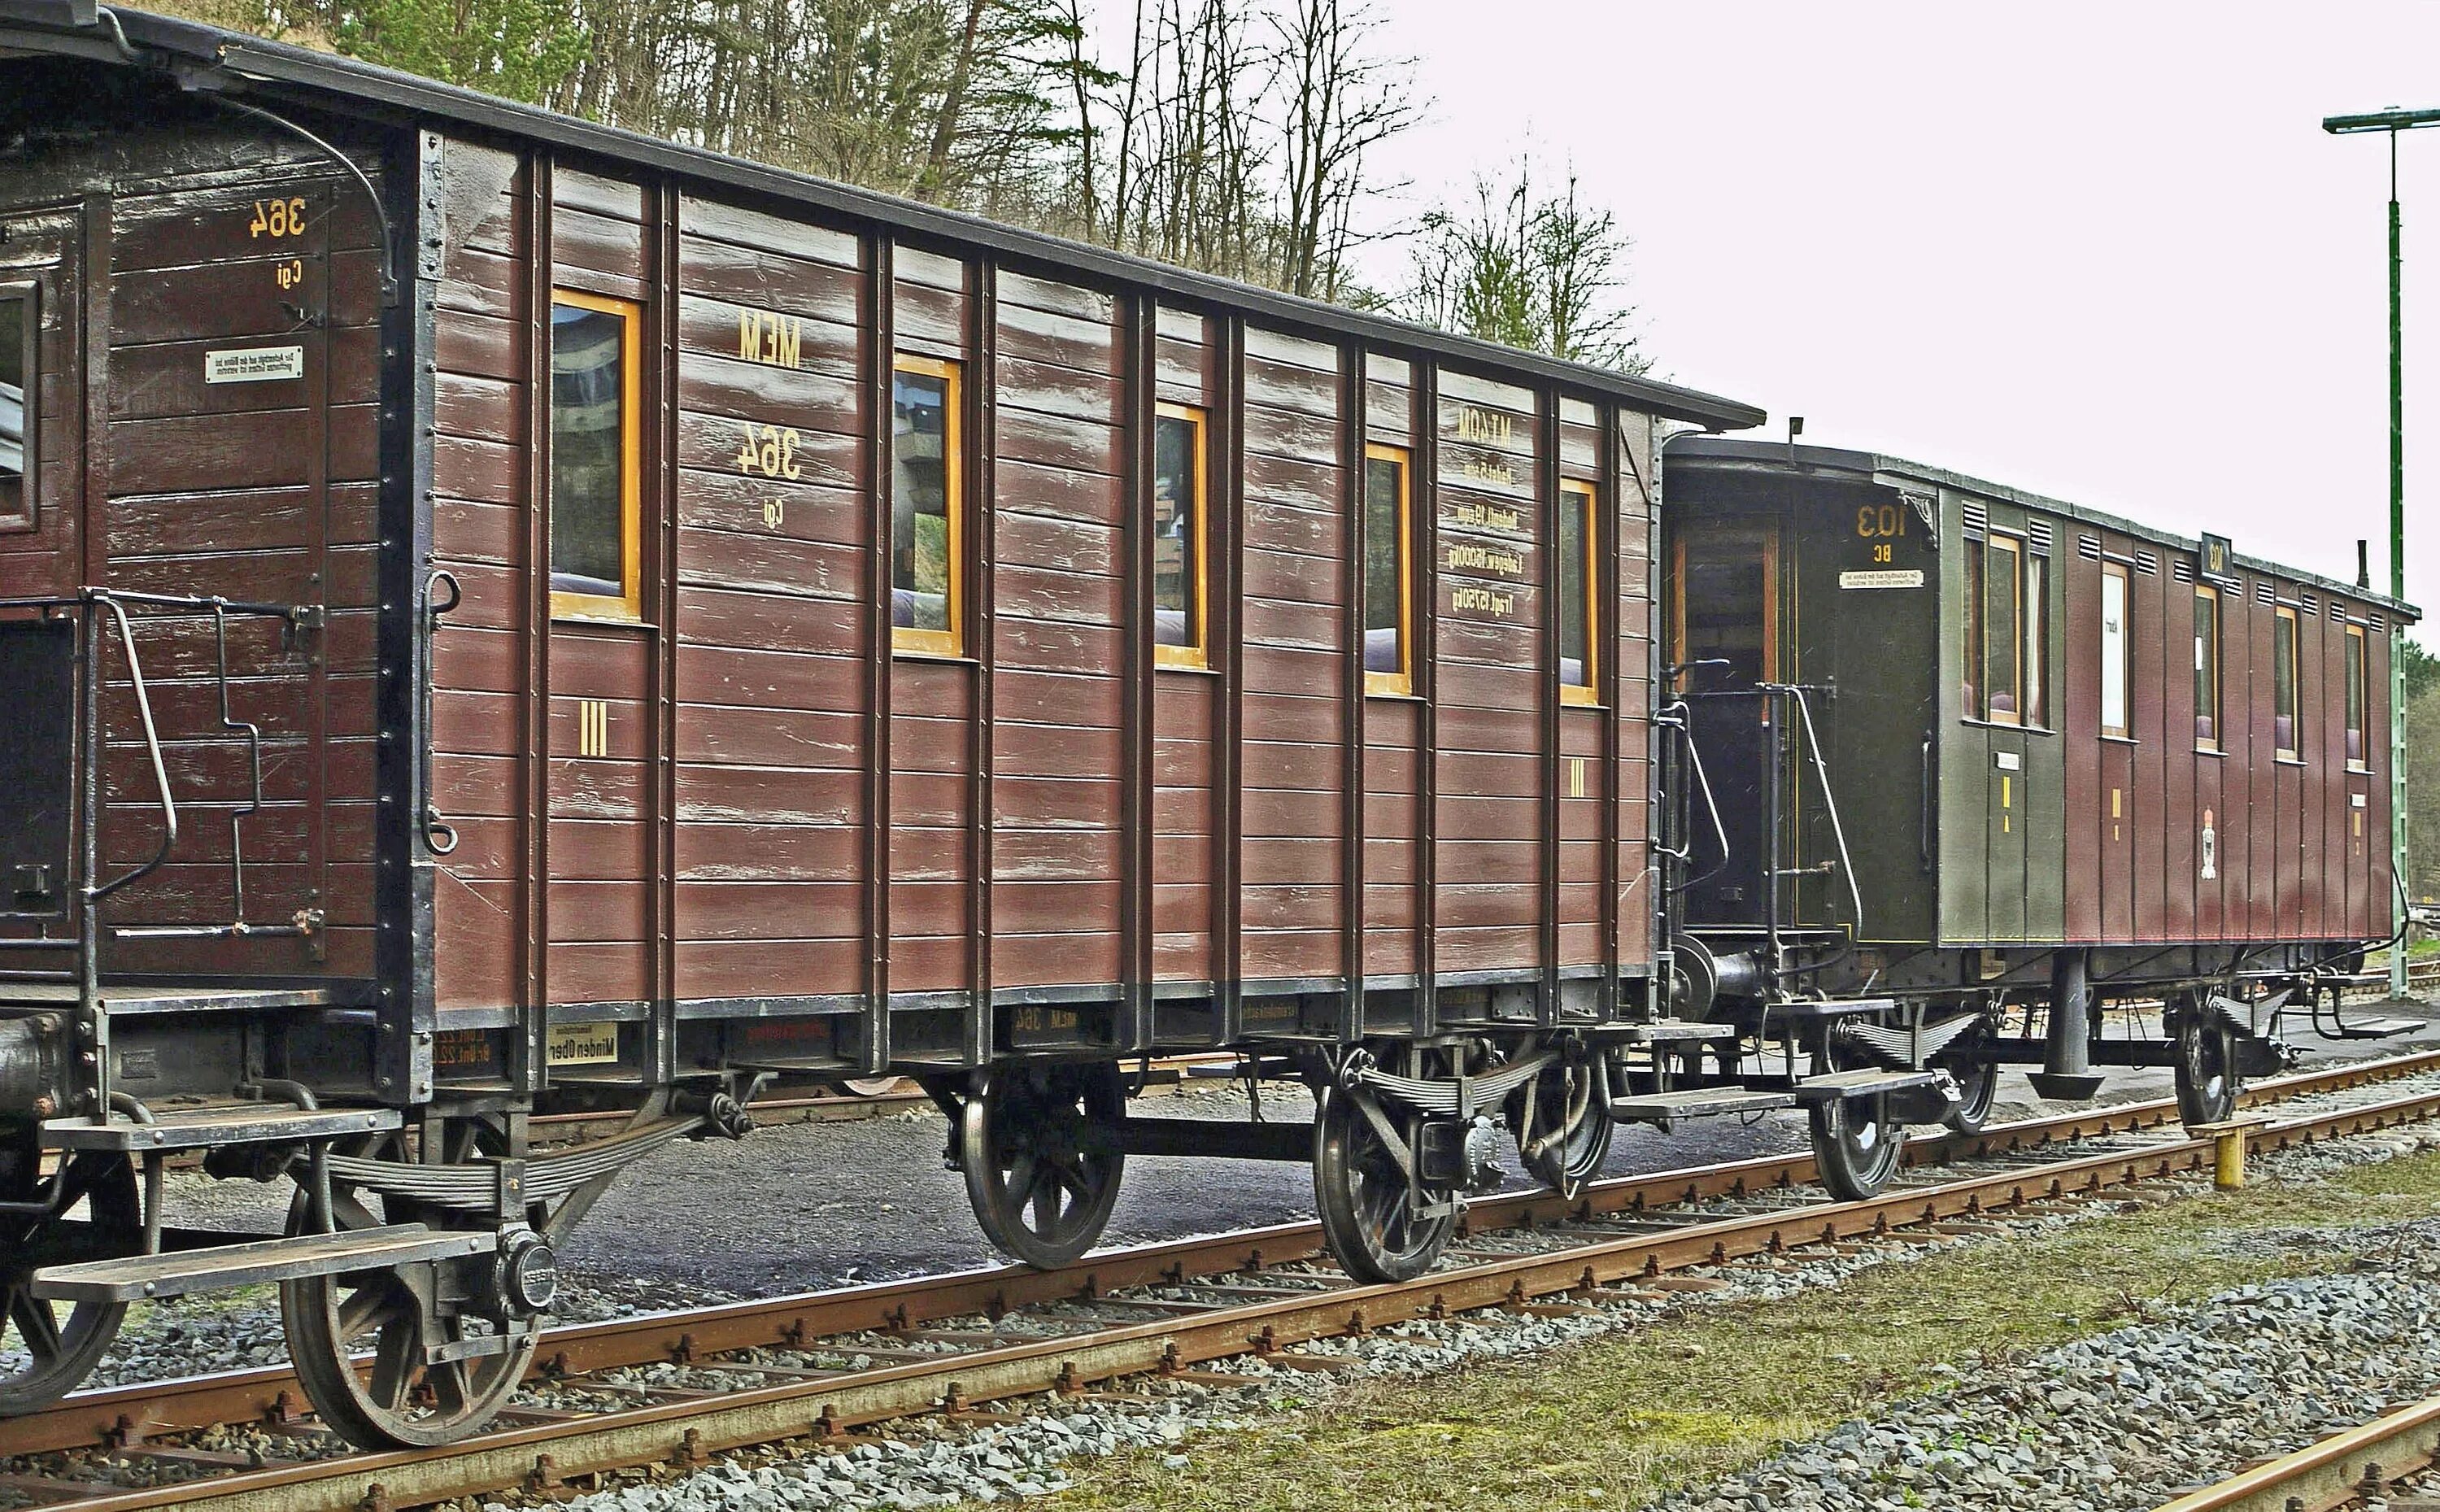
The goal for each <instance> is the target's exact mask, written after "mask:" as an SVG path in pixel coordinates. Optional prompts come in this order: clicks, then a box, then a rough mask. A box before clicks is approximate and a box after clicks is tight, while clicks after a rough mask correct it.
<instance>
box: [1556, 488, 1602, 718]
mask: <svg viewBox="0 0 2440 1512" xmlns="http://www.w3.org/2000/svg"><path fill="white" fill-rule="evenodd" d="M1598 497H1599V495H1596V494H1595V493H1594V492H1593V486H1592V485H1591V484H1590V483H1587V482H1581V481H1579V480H1577V479H1575V478H1568V479H1565V480H1564V481H1562V482H1561V483H1560V484H1559V697H1560V699H1561V700H1562V701H1563V702H1566V703H1571V704H1589V703H1591V702H1593V701H1594V699H1595V697H1596V694H1595V693H1594V691H1593V688H1594V683H1593V678H1594V676H1595V675H1596V674H1597V673H1598V672H1599V671H1600V657H1601V653H1600V651H1599V649H1598V648H1599V646H1600V645H1601V572H1600V570H1599V564H1600V561H1601V557H1600V554H1599V546H1600V543H1601V531H1600V527H1599V523H1598V517H1597V513H1596V507H1595V502H1594V501H1595V500H1596V499H1597V498H1598Z"/></svg>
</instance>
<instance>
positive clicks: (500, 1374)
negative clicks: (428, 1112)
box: [279, 1134, 540, 1449]
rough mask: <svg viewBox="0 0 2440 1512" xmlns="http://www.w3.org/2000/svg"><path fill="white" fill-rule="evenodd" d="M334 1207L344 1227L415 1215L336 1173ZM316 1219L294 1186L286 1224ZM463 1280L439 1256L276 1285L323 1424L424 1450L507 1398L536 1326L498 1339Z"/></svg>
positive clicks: (305, 1224)
mask: <svg viewBox="0 0 2440 1512" xmlns="http://www.w3.org/2000/svg"><path fill="white" fill-rule="evenodd" d="M459 1138H461V1139H463V1138H465V1136H459ZM403 1151H404V1141H403V1140H401V1139H400V1137H399V1136H398V1135H396V1134H387V1135H382V1136H378V1137H376V1138H374V1139H372V1140H369V1141H367V1142H364V1143H359V1144H358V1145H357V1146H356V1147H355V1148H353V1149H351V1150H350V1151H349V1153H350V1154H354V1155H367V1156H379V1157H381V1158H383V1159H386V1160H399V1159H403V1158H404V1157H403ZM331 1216H332V1221H333V1223H334V1224H335V1225H336V1226H337V1227H338V1228H339V1229H340V1230H341V1231H342V1232H345V1231H349V1230H354V1229H370V1228H379V1227H381V1226H382V1225H384V1224H386V1223H401V1222H412V1221H416V1220H417V1219H418V1218H419V1217H421V1216H423V1215H422V1214H421V1213H420V1212H419V1211H418V1210H417V1209H416V1208H415V1205H414V1204H413V1203H411V1202H408V1201H406V1200H404V1199H403V1198H390V1197H383V1196H382V1195H381V1194H380V1193H377V1192H373V1191H370V1190H366V1189H359V1188H356V1187H354V1186H352V1185H350V1184H349V1183H347V1182H343V1181H338V1180H333V1181H332V1183H331ZM312 1224H313V1218H312V1204H311V1202H310V1200H309V1199H308V1197H306V1195H305V1194H304V1193H303V1192H301V1191H300V1192H298V1193H297V1195H296V1199H295V1201H294V1202H293V1203H292V1204H291V1206H290V1209H289V1218H288V1229H289V1232H290V1233H308V1232H311V1229H312ZM463 1279H464V1278H463V1275H462V1273H461V1274H452V1273H450V1272H448V1271H446V1270H444V1269H442V1268H441V1267H440V1266H437V1265H415V1266H400V1267H397V1268H394V1269H379V1270H351V1271H349V1272H346V1273H345V1274H341V1275H324V1276H307V1277H305V1278H303V1279H301V1280H296V1281H284V1282H281V1283H280V1286H279V1304H280V1310H281V1314H282V1316H283V1319H284V1321H285V1323H286V1325H287V1330H288V1354H289V1358H290V1359H291V1360H292V1361H293V1362H294V1363H295V1365H296V1377H297V1379H298V1380H299V1381H300V1382H302V1383H303V1385H304V1387H305V1395H307V1396H308V1397H310V1398H312V1400H313V1403H314V1411H316V1412H318V1413H321V1414H322V1421H323V1422H325V1423H327V1424H329V1425H330V1426H331V1428H332V1430H333V1431H336V1432H337V1433H339V1434H340V1435H341V1436H343V1437H345V1438H346V1439H348V1440H349V1441H350V1442H351V1443H354V1444H357V1445H360V1446H362V1447H364V1448H367V1449H381V1448H398V1449H420V1448H425V1447H428V1446H431V1445H436V1444H448V1443H454V1442H456V1441H457V1440H458V1439H462V1438H465V1437H468V1436H469V1435H471V1434H473V1433H475V1432H477V1431H481V1429H482V1427H483V1425H485V1424H486V1423H489V1422H490V1421H491V1420H492V1419H493V1416H495V1415H496V1414H497V1413H499V1411H500V1409H501V1408H502V1407H504V1406H506V1405H508V1400H509V1397H510V1396H511V1395H512V1394H513V1393H514V1392H515V1391H516V1389H517V1383H518V1382H519V1381H520V1380H522V1379H524V1378H525V1373H526V1366H527V1364H528V1363H529V1361H530V1360H531V1359H533V1351H534V1342H535V1341H536V1340H537V1339H538V1338H539V1337H540V1334H539V1331H538V1330H529V1331H526V1332H524V1333H522V1334H518V1335H515V1336H513V1337H511V1338H509V1339H506V1340H501V1339H499V1338H498V1336H499V1334H500V1333H501V1329H500V1326H499V1324H498V1323H495V1322H494V1321H493V1320H492V1319H491V1318H488V1317H486V1316H484V1315H483V1314H482V1313H481V1312H480V1311H479V1310H476V1309H475V1307H473V1306H472V1305H468V1303H467V1301H466V1297H465V1292H466V1289H467V1288H466V1287H464V1286H462V1285H459V1284H458V1283H459V1282H461V1281H462V1280H463ZM470 1343H472V1344H477V1345H480V1344H484V1343H490V1344H491V1345H492V1346H493V1347H492V1348H491V1349H490V1351H489V1352H486V1353H479V1354H475V1355H472V1356H471V1357H469V1358H465V1359H448V1360H443V1361H441V1362H440V1363H437V1364H436V1363H433V1362H431V1360H430V1358H429V1353H428V1352H429V1351H431V1350H434V1349H437V1348H443V1347H451V1346H462V1345H466V1344H470Z"/></svg>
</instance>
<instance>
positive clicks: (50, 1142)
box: [42, 1103, 402, 1155]
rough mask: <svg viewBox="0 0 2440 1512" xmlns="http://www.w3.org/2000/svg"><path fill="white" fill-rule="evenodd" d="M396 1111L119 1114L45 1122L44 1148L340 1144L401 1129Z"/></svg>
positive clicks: (137, 1150)
mask: <svg viewBox="0 0 2440 1512" xmlns="http://www.w3.org/2000/svg"><path fill="white" fill-rule="evenodd" d="M401 1122H402V1120H401V1119H400V1117H399V1113H398V1110H397V1109H396V1108H392V1107H323V1108H306V1107H286V1106H284V1105H281V1104H278V1103H270V1104H265V1103H243V1104H239V1105H237V1106H234V1107H203V1108H191V1109H188V1108H180V1109H176V1110H173V1111H169V1112H163V1113H158V1114H155V1115H154V1116H153V1118H152V1121H151V1122H150V1123H146V1122H142V1121H139V1120H136V1119H132V1118H126V1117H123V1116H121V1115H118V1114H115V1113H114V1114H113V1115H111V1117H110V1118H109V1120H108V1121H106V1122H103V1123H95V1122H94V1121H92V1120H90V1119H84V1118H52V1119H45V1120H44V1121H43V1132H42V1143H43V1148H45V1149H47V1150H109V1151H115V1152H117V1153H119V1154H138V1155H140V1154H142V1153H144V1152H145V1151H147V1150H201V1149H211V1148H214V1147H216V1146H219V1145H223V1144H267V1143H301V1142H305V1141H311V1140H330V1139H340V1138H344V1137H346V1136H349V1135H353V1134H383V1133H387V1132H388V1131H390V1130H391V1129H395V1128H397V1127H399V1126H400V1124H401Z"/></svg>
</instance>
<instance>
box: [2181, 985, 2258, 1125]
mask: <svg viewBox="0 0 2440 1512" xmlns="http://www.w3.org/2000/svg"><path fill="white" fill-rule="evenodd" d="M2176 1070H2177V1082H2178V1116H2179V1117H2180V1118H2181V1119H2183V1120H2185V1122H2186V1123H2188V1124H2225V1123H2227V1122H2228V1120H2229V1117H2230V1115H2232V1114H2234V1112H2235V1111H2236V1093H2237V1087H2238V1084H2239V1083H2240V1081H2241V1080H2242V1078H2241V1077H2240V1076H2239V1075H2238V1074H2237V1069H2236V1031H2235V1030H2234V1029H2231V1028H2230V1027H2229V1026H2228V1025H2226V1024H2224V1023H2222V1022H2220V1020H2219V1017H2218V1016H2216V1015H2215V1014H2213V1013H2212V1012H2211V1011H2210V1010H2208V1009H2206V1008H2205V1007H2203V1006H2202V1004H2201V1003H2200V1002H2199V1001H2198V1000H2196V999H2194V998H2193V997H2191V996H2190V997H2188V998H2187V999H2185V1001H2184V1003H2183V1005H2182V1006H2180V1009H2179V1011H2178V1058H2177V1063H2176Z"/></svg>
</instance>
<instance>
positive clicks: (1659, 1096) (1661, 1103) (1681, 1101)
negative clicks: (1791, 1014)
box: [1609, 1087, 1796, 1132]
mask: <svg viewBox="0 0 2440 1512" xmlns="http://www.w3.org/2000/svg"><path fill="white" fill-rule="evenodd" d="M1795 1106H1796V1099H1795V1098H1794V1097H1793V1096H1792V1095H1790V1094H1788V1093H1786V1092H1766V1091H1756V1090H1753V1089H1749V1088H1743V1087H1692V1088H1688V1089H1685V1090H1683V1091H1675V1092H1637V1093H1634V1094H1633V1095H1630V1096H1626V1097H1619V1098H1613V1099H1611V1101H1610V1105H1609V1116H1610V1117H1612V1118H1614V1119H1617V1120H1619V1121H1620V1122H1622V1123H1630V1124H1655V1125H1660V1128H1661V1130H1662V1131H1663V1132H1666V1131H1667V1130H1668V1128H1669V1126H1670V1125H1673V1124H1675V1123H1676V1122H1677V1120H1679V1119H1683V1118H1717V1117H1720V1116H1721V1115H1723V1114H1728V1113H1767V1112H1769V1111H1771V1110H1772V1109H1774V1108H1781V1107H1795Z"/></svg>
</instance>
